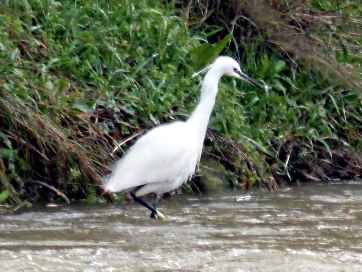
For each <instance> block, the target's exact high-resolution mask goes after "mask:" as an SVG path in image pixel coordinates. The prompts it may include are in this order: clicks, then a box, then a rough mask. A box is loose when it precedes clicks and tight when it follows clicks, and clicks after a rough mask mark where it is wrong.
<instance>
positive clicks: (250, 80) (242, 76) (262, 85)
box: [238, 71, 268, 90]
mask: <svg viewBox="0 0 362 272" xmlns="http://www.w3.org/2000/svg"><path fill="white" fill-rule="evenodd" d="M238 75H239V76H240V79H241V80H244V81H246V82H248V83H250V84H252V85H254V86H256V87H259V88H261V89H263V90H265V89H267V88H268V86H267V85H266V84H265V83H263V82H261V81H259V80H255V79H253V78H251V77H250V76H248V75H247V74H245V73H244V72H242V71H240V72H239V73H238Z"/></svg>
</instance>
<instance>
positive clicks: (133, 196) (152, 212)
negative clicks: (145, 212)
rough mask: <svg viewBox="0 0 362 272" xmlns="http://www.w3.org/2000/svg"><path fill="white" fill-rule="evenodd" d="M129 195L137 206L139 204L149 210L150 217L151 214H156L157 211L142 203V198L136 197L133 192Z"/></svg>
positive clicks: (144, 202)
mask: <svg viewBox="0 0 362 272" xmlns="http://www.w3.org/2000/svg"><path fill="white" fill-rule="evenodd" d="M130 195H131V196H132V198H133V200H134V201H136V202H137V203H138V204H141V205H142V206H143V207H145V208H147V209H149V210H150V211H151V217H152V215H153V214H157V210H156V209H155V208H153V207H152V206H151V205H150V204H148V203H147V202H146V201H144V200H143V199H142V198H139V197H137V196H136V195H135V194H134V192H130Z"/></svg>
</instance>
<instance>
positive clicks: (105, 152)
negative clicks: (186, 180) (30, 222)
mask: <svg viewBox="0 0 362 272" xmlns="http://www.w3.org/2000/svg"><path fill="white" fill-rule="evenodd" d="M174 2H175V3H173V4H174V5H169V4H162V3H160V1H156V0H151V1H146V0H140V1H128V0H120V1H116V0H110V1H86V0H84V1H71V0H66V1H61V2H59V1H51V0H37V1H30V0H23V1H3V2H2V3H1V4H0V64H1V65H0V93H1V95H0V128H1V129H0V204H1V203H8V204H11V205H23V203H27V202H40V201H60V202H61V201H66V200H65V198H64V197H62V193H64V194H65V195H66V196H67V198H66V199H68V198H69V199H70V200H71V201H73V200H77V199H87V200H88V201H90V202H93V201H95V200H96V198H95V197H94V196H95V195H96V194H97V193H99V189H98V186H99V184H100V183H101V182H102V181H101V178H102V176H104V175H106V174H108V173H109V171H110V170H109V166H110V165H111V163H112V161H114V160H115V159H116V158H118V157H119V156H121V155H122V154H123V152H124V150H126V148H127V146H128V145H129V144H131V143H132V142H133V140H134V138H135V136H136V135H138V134H139V133H141V132H142V131H143V130H144V129H149V128H151V127H153V126H155V125H157V124H159V123H163V122H167V121H171V120H174V119H176V118H177V119H185V118H187V116H188V114H189V113H190V111H191V110H192V109H193V107H194V106H195V104H196V103H197V100H198V95H199V85H198V83H199V80H200V78H195V79H194V78H192V73H193V72H195V69H196V68H198V67H200V66H202V65H203V64H206V63H207V62H208V61H210V59H211V58H212V57H213V56H215V55H216V54H218V53H219V52H221V50H224V52H227V53H228V54H229V55H235V56H237V55H238V52H239V55H241V62H242V65H243V67H244V70H246V71H247V72H248V73H249V74H251V75H252V76H253V77H255V78H258V79H262V80H264V81H265V82H267V83H268V84H269V85H271V86H272V89H271V90H270V91H268V92H264V91H260V90H257V89H255V88H253V87H251V86H247V85H245V84H243V83H240V82H236V81H234V80H230V79H228V80H227V79H226V80H224V81H223V83H222V84H221V86H220V89H221V90H220V93H219V96H218V102H217V104H216V108H215V111H214V114H213V117H212V121H211V124H210V131H209V133H208V140H207V147H206V150H205V151H206V152H205V155H206V156H207V157H212V158H214V159H217V160H218V161H220V162H221V163H223V164H224V165H225V168H226V169H227V170H226V171H227V176H228V177H229V181H230V183H232V184H234V185H237V186H239V185H241V186H243V187H247V188H248V187H250V186H251V185H252V184H254V183H258V184H264V183H265V184H267V186H268V187H269V188H271V187H272V186H273V184H275V182H274V183H273V182H270V180H273V179H274V180H276V182H279V181H280V180H286V181H287V182H294V181H298V180H303V179H304V180H308V179H323V180H324V179H327V178H334V177H338V178H350V177H354V176H358V175H360V174H361V164H360V163H359V157H360V156H361V150H362V142H361V131H362V118H361V116H362V104H361V99H360V98H359V90H360V89H359V87H358V86H359V84H360V83H359V81H358V80H357V79H355V78H354V77H353V76H352V74H354V73H360V70H358V69H360V68H361V62H360V58H359V57H360V55H359V54H360V52H359V51H358V50H357V51H356V48H359V49H360V43H361V40H360V39H359V38H358V37H355V38H353V37H354V36H353V31H357V30H358V28H356V29H354V30H352V29H350V28H349V29H350V32H348V34H347V37H344V36H343V35H345V34H344V33H345V32H344V29H345V27H344V24H343V23H340V22H339V19H340V18H346V20H347V19H348V20H352V21H353V20H357V22H356V24H359V21H358V19H356V18H357V17H356V16H360V14H361V13H360V12H361V9H360V6H358V5H357V9H352V10H351V11H347V9H348V6H345V5H344V6H343V7H340V6H338V5H337V4H335V5H332V4H333V3H334V2H333V1H327V0H325V1H312V2H310V5H309V6H308V7H305V11H306V10H308V12H309V13H308V14H321V16H320V18H322V19H323V20H327V19H326V17H323V16H324V15H323V14H329V13H333V14H334V13H338V14H340V13H341V14H342V15H340V17H339V19H338V20H336V21H332V23H331V24H332V25H331V24H329V23H328V24H327V23H324V22H323V23H322V24H320V25H317V24H316V25H313V28H312V30H310V31H311V32H312V33H313V35H316V36H317V37H318V38H319V39H320V40H324V41H327V40H328V41H331V43H330V44H328V48H330V49H329V50H332V52H334V56H335V58H333V63H332V64H328V65H327V66H329V67H332V68H331V71H333V69H334V70H336V69H335V67H337V66H333V65H335V64H338V65H342V66H343V67H344V69H346V70H345V71H346V73H348V74H349V75H351V82H352V83H353V84H349V83H348V82H349V81H348V82H347V81H345V80H344V81H343V80H339V79H338V77H337V76H333V77H332V78H331V77H328V76H326V75H325V74H324V73H323V68H322V69H321V68H320V67H322V66H320V65H318V66H315V67H314V66H313V65H312V64H313V63H314V62H310V61H309V62H308V61H306V62H305V61H303V60H312V59H313V58H311V57H310V56H312V55H311V54H312V51H310V52H308V54H307V55H308V56H309V57H306V58H302V57H296V58H295V59H292V58H291V57H290V54H291V53H292V51H286V50H285V48H284V47H283V48H282V47H281V46H275V45H276V44H277V43H276V42H275V41H273V40H272V39H271V38H270V37H273V36H272V35H268V31H269V32H270V31H277V30H275V29H274V28H272V27H270V28H268V27H266V29H267V30H266V31H265V32H263V31H262V30H260V29H259V28H258V29H257V30H258V31H255V29H254V30H253V29H252V27H253V26H250V25H245V24H241V23H240V22H238V24H240V25H238V26H235V31H234V32H233V34H234V35H233V36H230V37H229V38H225V39H224V40H222V38H224V37H225V36H226V33H228V30H227V29H226V30H225V29H224V31H223V30H222V27H223V25H222V24H220V22H218V21H217V20H216V19H215V18H213V17H210V19H209V20H210V21H206V23H207V24H205V23H203V24H198V23H197V22H199V21H197V18H199V19H200V18H201V17H200V16H198V17H197V14H195V13H190V14H191V15H192V16H191V15H190V16H189V21H188V23H187V22H186V21H185V19H184V18H183V17H182V16H177V15H176V13H178V12H179V11H180V9H178V8H179V7H180V6H179V4H177V3H176V2H177V1H174ZM283 3H284V4H280V6H278V9H277V10H279V12H280V10H282V11H284V12H286V11H288V12H289V13H287V14H288V16H289V17H290V16H292V14H291V10H297V9H296V7H294V6H293V7H291V6H290V4H289V2H287V1H284V2H283ZM327 3H331V5H329V4H327ZM348 3H349V2H348ZM351 3H352V4H353V3H355V2H352V1H351ZM356 3H357V2H356ZM262 4H263V3H262ZM264 4H265V3H264ZM352 4H351V5H352ZM193 8H196V4H195V6H193ZM246 10H247V7H246ZM344 12H345V13H346V12H348V14H347V15H348V16H347V15H346V14H344ZM354 13H356V14H354ZM278 14H279V13H278ZM322 15H323V16H322ZM289 17H287V18H289ZM220 18H222V17H220ZM277 18H279V19H280V20H283V21H282V22H283V23H285V18H284V17H277ZM298 18H299V19H298ZM298 18H297V19H296V21H298V20H300V18H304V17H303V16H302V17H298ZM328 20H329V19H328ZM348 20H347V21H348ZM347 21H346V22H347ZM190 22H191V23H190ZM343 22H344V21H343ZM190 25H191V27H190ZM334 25H335V26H336V31H335V32H336V33H334V35H328V33H327V32H326V31H325V30H324V29H325V27H327V26H334ZM317 26H318V27H317ZM244 27H245V29H247V28H249V29H251V30H250V33H253V34H252V35H251V34H250V35H246V34H245V32H242V31H241V29H242V28H244ZM283 29H284V28H283ZM337 30H338V31H337ZM298 31H300V30H298ZM303 31H304V32H305V33H304V32H303V33H304V34H305V35H306V36H308V35H307V34H309V32H308V31H307V30H305V29H303ZM337 32H338V33H337ZM248 33H249V32H248ZM273 33H274V32H273ZM269 34H270V33H269ZM274 34H275V33H274ZM243 37H244V40H239V39H241V38H243ZM328 37H338V39H328ZM207 39H209V41H210V42H211V43H214V45H213V46H211V45H208V44H205V42H204V41H205V40H207ZM306 39H307V38H306ZM228 40H231V42H230V43H228ZM337 40H341V41H343V42H344V43H343V44H344V47H343V50H340V49H338V48H339V47H337V45H336V44H337ZM241 41H243V42H241ZM306 41H309V40H306ZM236 44H237V45H238V46H237V47H236V46H235V45H236ZM225 46H226V47H227V48H225ZM241 52H243V54H241ZM318 52H319V51H318ZM317 57H318V59H319V63H322V62H321V61H320V60H323V56H321V55H319V53H318V55H317ZM195 59H197V62H195ZM346 67H347V68H346ZM348 67H352V68H351V69H350V68H348ZM351 71H352V72H351ZM328 74H330V73H328ZM332 74H333V73H332ZM334 75H338V74H337V73H334ZM343 75H346V74H343ZM241 90H242V91H241ZM119 142H125V144H123V145H122V146H120V147H119V145H118V144H117V143H119ZM356 154H357V155H356ZM307 162H308V163H309V164H308V163H307ZM343 163H345V164H343ZM313 164H314V165H318V166H320V168H322V169H324V171H322V172H321V173H319V172H318V173H317V172H316V171H315V169H314V168H313V167H312V166H313ZM331 165H332V166H333V165H337V166H338V167H340V168H341V171H340V172H338V173H330V171H332V170H331V169H330V168H331V167H330V168H328V167H327V166H331ZM327 170H328V171H329V172H328V171H327ZM342 172H343V173H344V174H345V175H344V176H343V175H342V174H341V173H342ZM44 183H46V184H47V185H48V186H43V185H42V184H44ZM24 201H26V202H24Z"/></svg>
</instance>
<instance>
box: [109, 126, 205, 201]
mask: <svg viewBox="0 0 362 272" xmlns="http://www.w3.org/2000/svg"><path fill="white" fill-rule="evenodd" d="M197 138H198V137H197V133H196V131H194V130H193V129H192V127H190V124H188V123H187V122H173V123H170V124H166V125H162V126H159V127H156V128H155V129H152V130H151V131H149V132H148V133H147V134H145V135H144V136H143V137H141V138H140V139H139V140H138V141H137V142H136V143H135V144H134V145H133V146H132V147H131V148H130V150H129V151H128V153H127V154H126V156H125V157H124V158H123V159H121V160H120V161H119V162H118V163H117V164H116V165H115V170H114V173H113V174H112V176H111V178H110V180H109V182H108V183H107V184H106V190H108V191H111V192H120V191H129V190H132V189H133V188H136V187H139V186H142V187H140V188H139V189H138V190H137V191H136V192H135V194H136V196H143V195H146V194H148V193H156V194H157V195H162V194H164V193H166V192H169V191H172V190H174V189H176V188H178V187H179V186H180V185H181V184H182V183H183V182H184V181H186V180H187V179H188V178H189V177H190V176H191V175H192V174H193V173H194V171H195V167H196V164H197V158H198V156H195V155H196V154H198V153H201V150H199V145H198V144H197V142H198V139H197Z"/></svg>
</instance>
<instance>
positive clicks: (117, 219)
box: [0, 182, 362, 272]
mask: <svg viewBox="0 0 362 272" xmlns="http://www.w3.org/2000/svg"><path fill="white" fill-rule="evenodd" d="M160 208H161V210H162V212H163V213H165V214H166V215H168V217H167V220H166V221H164V222H158V221H155V220H151V219H149V218H148V212H147V211H146V210H145V209H144V208H143V207H140V206H138V205H135V204H128V205H126V206H115V205H104V206H95V207H87V206H71V207H61V208H52V209H50V208H48V209H37V210H32V211H28V212H24V213H21V214H16V215H0V267H1V271H6V272H10V271H62V272H64V271H147V272H151V271H231V272H232V271H276V272H277V271H278V272H283V271H286V272H295V271H318V272H322V271H328V272H329V271H356V272H357V271H358V272H360V271H362V183H358V182H350V183H348V184H328V185H326V184H323V185H315V184H314V185H310V186H302V187H297V188H291V189H284V190H281V191H279V192H277V193H263V192H251V193H247V194H241V193H240V192H233V193H225V194H221V195H220V194H218V195H209V196H176V197H173V198H171V199H168V200H164V201H163V202H162V203H161V205H160Z"/></svg>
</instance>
